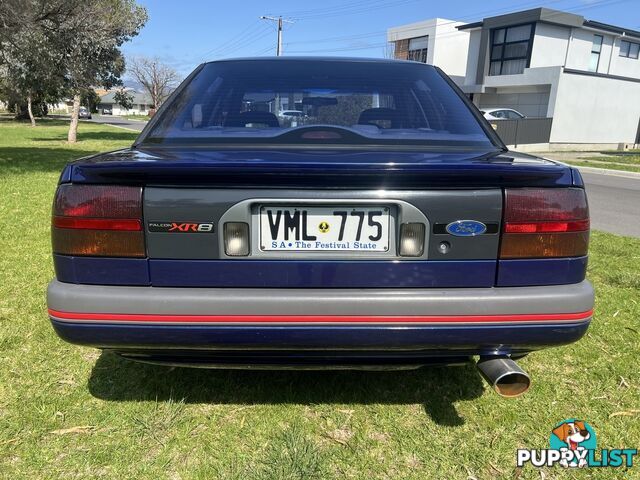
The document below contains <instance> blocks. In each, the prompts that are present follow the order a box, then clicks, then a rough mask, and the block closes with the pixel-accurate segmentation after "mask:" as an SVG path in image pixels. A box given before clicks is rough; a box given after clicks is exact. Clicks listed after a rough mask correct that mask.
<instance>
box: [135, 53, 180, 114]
mask: <svg viewBox="0 0 640 480" xmlns="http://www.w3.org/2000/svg"><path fill="white" fill-rule="evenodd" d="M127 72H128V73H129V74H131V76H133V78H134V79H135V80H136V81H137V82H138V83H140V84H142V86H143V87H144V89H145V90H146V91H147V93H148V94H149V96H150V97H151V103H153V107H154V108H158V107H160V105H161V104H162V102H164V101H165V100H166V99H167V97H168V96H169V95H170V94H171V91H172V90H173V89H174V88H175V87H176V86H177V84H178V80H179V76H178V72H176V71H175V70H174V69H173V68H171V67H170V66H169V65H166V64H163V63H162V62H160V60H159V59H158V58H146V57H138V58H133V59H130V61H129V66H128V67H127Z"/></svg>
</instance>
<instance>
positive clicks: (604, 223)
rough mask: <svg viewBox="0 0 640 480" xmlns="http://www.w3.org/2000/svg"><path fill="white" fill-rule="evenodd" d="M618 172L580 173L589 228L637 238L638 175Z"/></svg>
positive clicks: (639, 231) (639, 214) (639, 234)
mask: <svg viewBox="0 0 640 480" xmlns="http://www.w3.org/2000/svg"><path fill="white" fill-rule="evenodd" d="M618 173H619V174H615V175H610V174H602V173H592V171H589V172H587V171H586V170H583V171H582V177H583V179H584V182H585V184H586V187H587V195H588V197H589V211H590V213H591V228H593V229H594V230H603V231H605V232H610V233H617V234H618V235H628V236H631V237H637V238H640V175H638V174H635V175H633V174H631V173H630V174H626V173H625V172H618ZM623 175H624V176H623Z"/></svg>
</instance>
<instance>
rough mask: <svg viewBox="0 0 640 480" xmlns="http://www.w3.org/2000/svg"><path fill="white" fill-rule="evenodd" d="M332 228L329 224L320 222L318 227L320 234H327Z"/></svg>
mask: <svg viewBox="0 0 640 480" xmlns="http://www.w3.org/2000/svg"><path fill="white" fill-rule="evenodd" d="M330 228H331V227H330V226H329V223H328V222H320V225H318V230H320V233H327V232H328V231H329V229H330Z"/></svg>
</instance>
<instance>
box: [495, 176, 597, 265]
mask: <svg viewBox="0 0 640 480" xmlns="http://www.w3.org/2000/svg"><path fill="white" fill-rule="evenodd" d="M588 246H589V208H588V206H587V197H586V195H585V192H584V190H583V189H581V188H522V189H507V190H506V192H505V211H504V226H503V235H502V243H501V246H500V258H548V257H580V256H583V255H586V254H587V250H588Z"/></svg>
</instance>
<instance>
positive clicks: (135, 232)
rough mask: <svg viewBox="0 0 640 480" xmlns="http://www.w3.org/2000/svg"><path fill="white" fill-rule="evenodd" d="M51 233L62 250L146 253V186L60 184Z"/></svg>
mask: <svg viewBox="0 0 640 480" xmlns="http://www.w3.org/2000/svg"><path fill="white" fill-rule="evenodd" d="M51 237H52V243H53V252H54V253H58V254H63V255H92V256H108V257H144V256H145V255H146V253H145V246H144V232H143V230H142V188H140V187H124V186H117V185H116V186H110V185H72V184H65V185H61V186H59V187H58V191H57V192H56V197H55V200H54V203H53V221H52V229H51Z"/></svg>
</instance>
